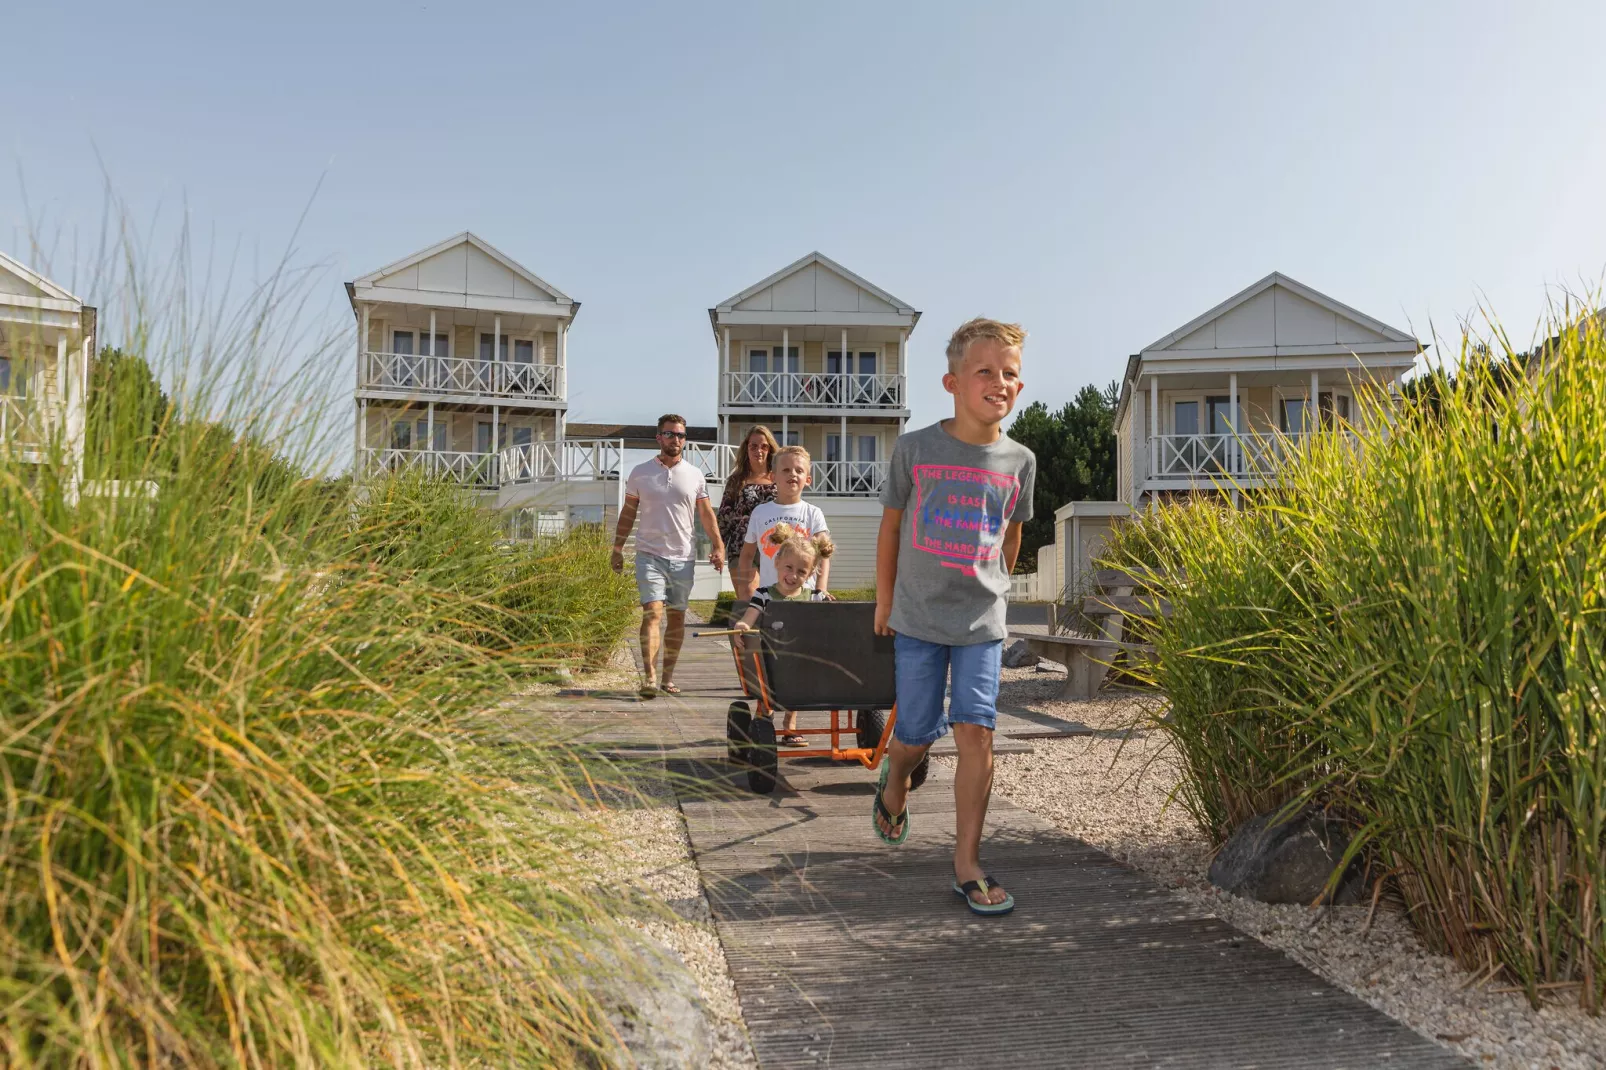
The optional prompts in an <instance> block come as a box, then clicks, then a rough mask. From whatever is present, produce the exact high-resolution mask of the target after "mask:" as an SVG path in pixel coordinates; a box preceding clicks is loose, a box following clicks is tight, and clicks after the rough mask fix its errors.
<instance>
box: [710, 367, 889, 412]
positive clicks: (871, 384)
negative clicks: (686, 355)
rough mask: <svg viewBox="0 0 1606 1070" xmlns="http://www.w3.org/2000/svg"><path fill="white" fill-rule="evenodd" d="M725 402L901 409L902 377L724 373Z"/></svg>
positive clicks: (795, 373) (809, 373)
mask: <svg viewBox="0 0 1606 1070" xmlns="http://www.w3.org/2000/svg"><path fill="white" fill-rule="evenodd" d="M720 396H721V397H722V398H723V399H724V403H725V404H726V405H751V406H755V407H762V406H792V407H804V408H810V407H812V408H824V409H901V408H903V407H904V400H903V398H904V389H903V376H901V375H860V374H857V373H852V374H848V375H838V374H831V373H828V372H726V373H725V375H724V389H723V390H722V391H721V392H720Z"/></svg>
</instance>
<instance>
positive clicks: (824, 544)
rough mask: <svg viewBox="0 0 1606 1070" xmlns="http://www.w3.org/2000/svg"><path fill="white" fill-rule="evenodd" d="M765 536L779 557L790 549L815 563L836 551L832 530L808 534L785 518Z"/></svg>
mask: <svg viewBox="0 0 1606 1070" xmlns="http://www.w3.org/2000/svg"><path fill="white" fill-rule="evenodd" d="M792 448H793V449H798V448H800V447H796V446H794V447H792ZM804 456H805V457H807V456H808V455H807V454H804ZM765 537H766V538H768V539H769V541H770V545H771V546H773V547H775V556H776V557H777V558H779V557H780V556H781V554H783V553H785V552H787V551H788V550H790V551H791V552H792V553H795V554H802V555H803V557H804V559H805V560H807V561H808V562H809V563H810V564H811V565H813V564H818V563H819V562H821V561H824V560H825V559H826V558H828V557H830V556H831V555H832V554H834V553H836V543H834V542H832V541H831V533H830V532H828V531H821V532H817V533H815V534H814V535H806V534H804V532H803V529H802V528H796V527H793V526H792V525H791V524H788V523H787V522H786V521H784V520H783V521H781V522H780V523H779V524H776V525H775V526H774V527H773V528H770V530H769V534H768V535H767V536H765Z"/></svg>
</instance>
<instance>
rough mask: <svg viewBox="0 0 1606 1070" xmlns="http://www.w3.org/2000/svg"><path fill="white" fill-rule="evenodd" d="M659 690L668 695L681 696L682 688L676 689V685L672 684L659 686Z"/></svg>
mask: <svg viewBox="0 0 1606 1070" xmlns="http://www.w3.org/2000/svg"><path fill="white" fill-rule="evenodd" d="M658 690H660V691H662V692H663V693H664V694H666V695H678V694H680V688H678V687H676V686H675V685H674V684H671V683H663V684H660V685H658Z"/></svg>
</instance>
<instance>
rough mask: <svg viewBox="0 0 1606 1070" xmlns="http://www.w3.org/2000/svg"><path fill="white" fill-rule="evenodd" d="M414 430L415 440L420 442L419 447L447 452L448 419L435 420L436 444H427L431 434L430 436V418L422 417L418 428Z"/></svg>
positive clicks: (437, 451)
mask: <svg viewBox="0 0 1606 1070" xmlns="http://www.w3.org/2000/svg"><path fill="white" fill-rule="evenodd" d="M413 430H414V434H413V441H414V442H416V443H418V447H419V449H433V450H434V451H435V452H436V453H445V452H446V421H445V420H436V421H435V431H434V434H435V444H434V445H433V446H430V445H427V443H428V442H429V436H430V427H429V420H428V418H425V419H422V420H420V421H418V426H417V427H416V428H414V429H413Z"/></svg>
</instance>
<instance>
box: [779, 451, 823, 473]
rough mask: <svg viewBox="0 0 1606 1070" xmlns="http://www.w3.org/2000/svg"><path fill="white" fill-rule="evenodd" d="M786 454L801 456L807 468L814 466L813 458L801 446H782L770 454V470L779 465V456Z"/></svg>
mask: <svg viewBox="0 0 1606 1070" xmlns="http://www.w3.org/2000/svg"><path fill="white" fill-rule="evenodd" d="M786 456H792V457H801V458H803V464H804V465H805V466H807V467H809V468H813V467H814V458H813V457H810V456H809V451H808V450H806V449H804V448H803V447H802V446H782V447H781V448H780V449H778V450H776V451H775V452H774V453H772V454H770V471H771V472H773V471H775V469H777V468H778V467H780V464H781V458H782V457H786Z"/></svg>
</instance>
